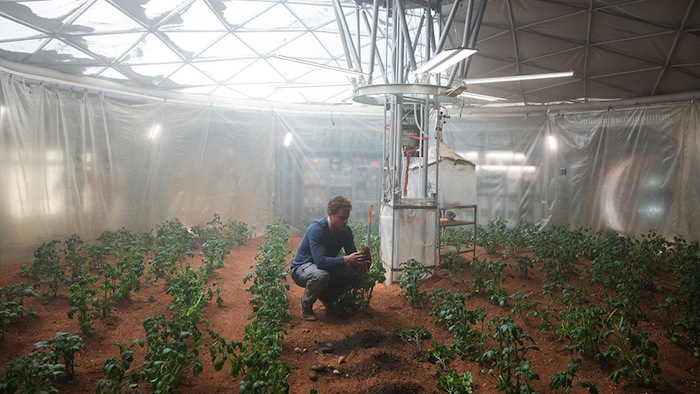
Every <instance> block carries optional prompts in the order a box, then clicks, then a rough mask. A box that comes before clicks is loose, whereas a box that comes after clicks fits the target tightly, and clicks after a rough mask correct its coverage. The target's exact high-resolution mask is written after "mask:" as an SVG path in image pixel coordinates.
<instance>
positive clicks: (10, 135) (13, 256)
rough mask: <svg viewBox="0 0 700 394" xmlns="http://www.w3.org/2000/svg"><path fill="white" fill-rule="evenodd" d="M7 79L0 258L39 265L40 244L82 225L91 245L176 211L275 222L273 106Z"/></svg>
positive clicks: (186, 217) (2, 98)
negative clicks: (244, 106)
mask: <svg viewBox="0 0 700 394" xmlns="http://www.w3.org/2000/svg"><path fill="white" fill-rule="evenodd" d="M0 78H1V79H0V81H1V88H2V90H1V91H0V92H1V93H0V105H1V106H2V110H1V111H2V112H0V116H1V118H0V124H1V125H2V133H0V147H1V148H0V264H4V265H6V264H11V263H17V262H26V261H31V259H32V253H33V251H34V250H35V249H36V247H37V246H38V245H40V243H41V242H44V241H48V240H51V239H59V240H65V239H67V238H68V237H69V236H70V235H71V234H74V233H76V234H78V235H80V237H81V238H82V239H83V240H84V241H86V242H92V241H94V239H95V238H97V237H98V236H99V235H100V234H101V233H102V232H103V231H105V230H118V229H120V228H122V227H125V228H127V229H129V230H131V231H135V232H141V231H148V230H150V229H152V228H153V226H154V225H155V224H158V223H160V222H162V221H164V220H166V219H174V218H178V219H180V220H181V221H182V222H183V224H185V225H188V226H191V225H195V224H197V225H204V224H206V223H207V222H209V221H211V220H212V219H213V215H214V213H218V214H220V215H221V218H222V220H227V219H235V220H238V221H242V222H245V223H248V224H249V225H250V226H256V227H258V228H260V227H262V228H264V226H265V224H266V223H267V222H269V221H270V220H271V219H272V217H273V214H272V212H273V200H272V196H273V195H274V181H275V163H274V149H275V141H274V134H273V133H272V124H273V122H272V121H271V119H272V115H271V113H270V112H259V111H235V110H230V109H222V108H216V107H212V106H206V105H194V106H193V105H186V104H179V103H169V102H164V101H144V100H138V101H136V100H134V99H132V100H130V101H127V100H123V99H115V98H113V97H112V98H110V97H104V96H103V95H101V94H96V93H94V92H85V91H82V90H81V91H74V90H70V89H65V88H63V89H61V88H58V87H57V86H56V85H50V84H29V83H25V82H24V81H22V80H19V79H15V78H12V77H11V76H8V75H5V74H2V75H1V76H0Z"/></svg>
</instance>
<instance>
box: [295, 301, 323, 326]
mask: <svg viewBox="0 0 700 394" xmlns="http://www.w3.org/2000/svg"><path fill="white" fill-rule="evenodd" d="M299 303H300V304H301V318H302V319H304V320H306V321H315V320H318V319H317V318H316V314H315V313H314V310H313V308H311V307H307V306H305V305H304V301H303V300H301V301H300V302H299Z"/></svg>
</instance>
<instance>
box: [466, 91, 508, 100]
mask: <svg viewBox="0 0 700 394" xmlns="http://www.w3.org/2000/svg"><path fill="white" fill-rule="evenodd" d="M459 97H468V98H473V99H475V100H483V101H500V100H505V99H504V98H502V97H496V96H487V95H485V94H478V93H471V92H464V93H460V95H459Z"/></svg>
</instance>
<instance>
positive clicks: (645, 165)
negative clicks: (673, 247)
mask: <svg viewBox="0 0 700 394" xmlns="http://www.w3.org/2000/svg"><path fill="white" fill-rule="evenodd" d="M445 130H446V131H445V142H446V143H447V144H448V145H450V146H451V147H452V148H453V149H454V150H455V151H457V152H458V153H460V154H461V155H462V156H464V157H465V158H467V159H468V160H470V161H472V162H474V163H475V164H477V179H478V184H477V191H478V203H479V218H478V220H479V223H480V224H482V225H485V224H486V223H487V222H488V221H489V220H491V219H493V218H495V217H501V218H504V219H506V220H507V221H508V222H509V225H514V224H516V223H518V222H519V221H523V220H525V221H529V222H532V223H543V224H547V223H551V224H563V225H567V224H568V225H570V226H571V227H572V228H578V227H584V228H589V227H590V228H592V229H593V230H615V231H618V232H621V233H625V234H630V235H631V234H635V235H639V234H645V233H647V232H648V231H649V230H651V229H654V230H657V231H659V232H660V233H661V234H663V235H665V236H666V237H670V238H672V237H673V236H675V235H677V234H680V235H682V236H684V237H686V239H696V240H697V239H700V225H699V224H698V209H699V208H700V180H699V179H698V178H697V174H699V173H700V106H699V105H698V104H697V103H690V102H688V103H677V104H667V105H658V106H646V107H635V108H628V109H611V110H603V111H591V112H583V111H579V112H569V113H567V112H558V113H550V114H548V115H547V116H540V117H528V116H523V115H518V116H500V117H496V116H491V117H488V118H486V117H484V118H479V117H473V116H472V117H469V118H459V117H457V116H452V118H451V119H450V121H449V123H447V124H446V126H445Z"/></svg>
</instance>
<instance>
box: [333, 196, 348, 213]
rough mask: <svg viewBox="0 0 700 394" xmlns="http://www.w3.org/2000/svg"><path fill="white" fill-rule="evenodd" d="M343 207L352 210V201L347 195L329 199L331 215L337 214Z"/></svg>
mask: <svg viewBox="0 0 700 394" xmlns="http://www.w3.org/2000/svg"><path fill="white" fill-rule="evenodd" d="M343 208H347V209H348V210H349V211H352V203H351V202H350V200H349V199H348V198H347V197H345V196H335V197H332V198H331V199H330V201H328V213H330V214H331V215H335V214H336V213H338V211H340V210H341V209H343Z"/></svg>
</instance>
